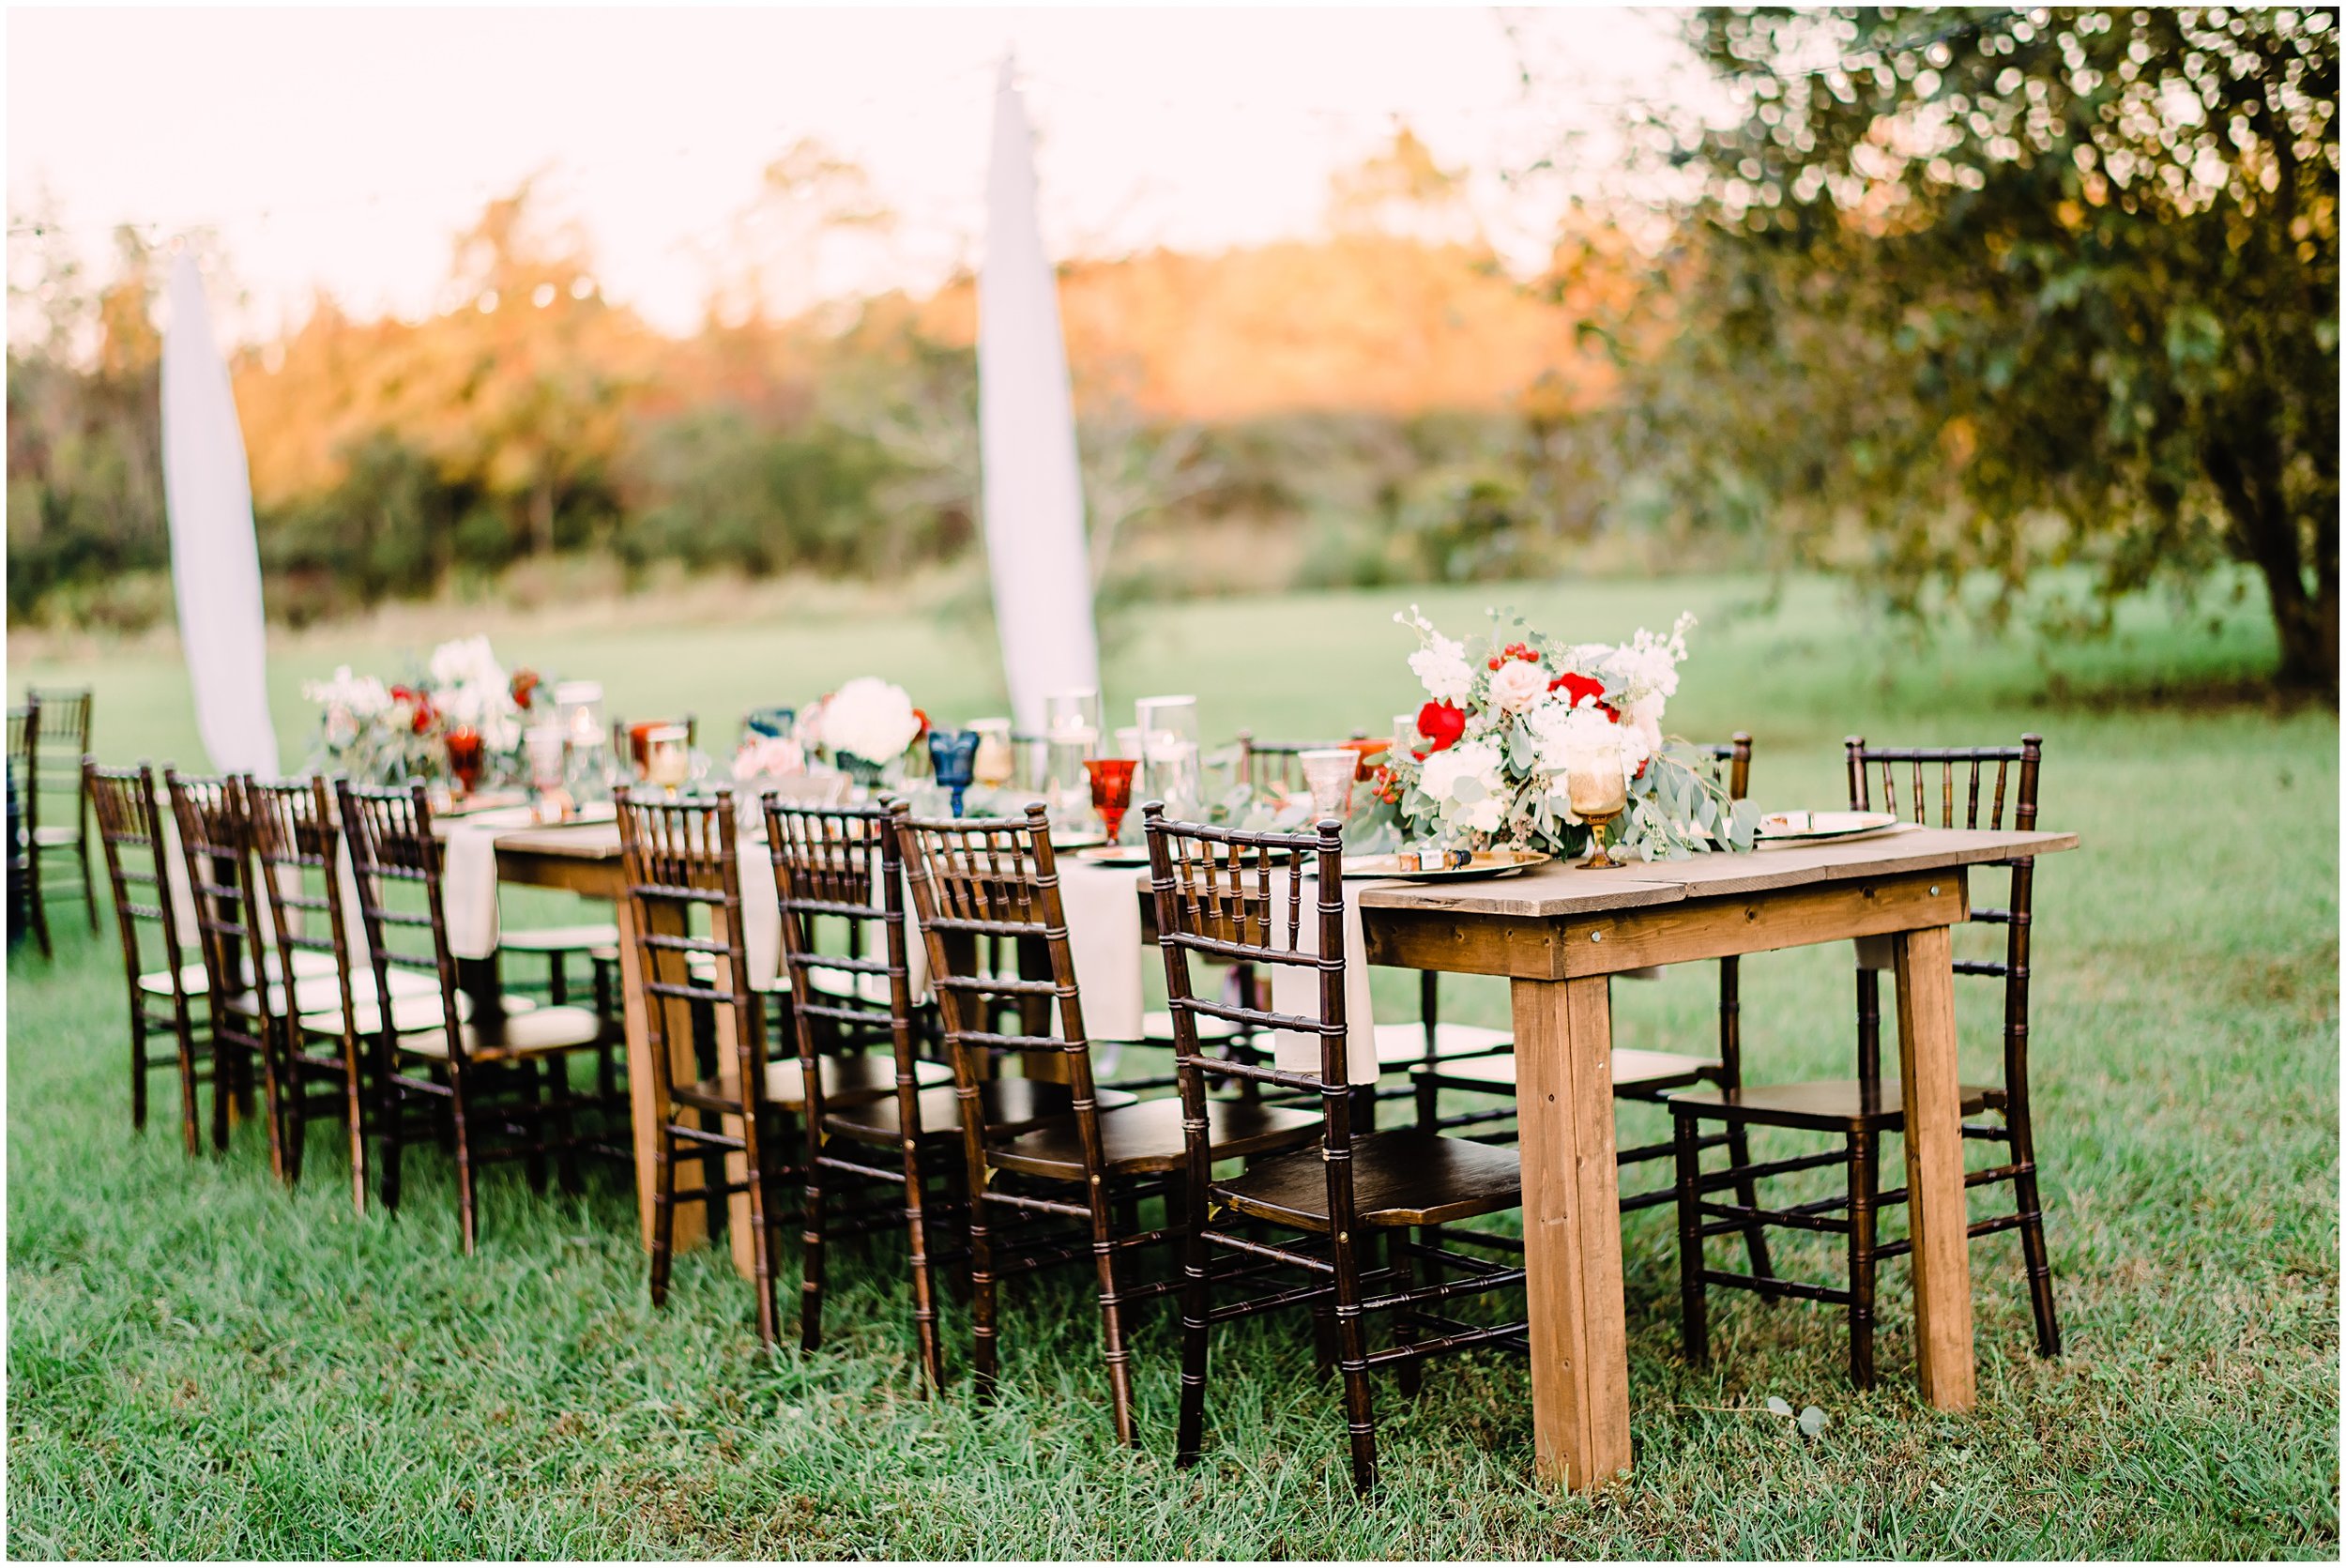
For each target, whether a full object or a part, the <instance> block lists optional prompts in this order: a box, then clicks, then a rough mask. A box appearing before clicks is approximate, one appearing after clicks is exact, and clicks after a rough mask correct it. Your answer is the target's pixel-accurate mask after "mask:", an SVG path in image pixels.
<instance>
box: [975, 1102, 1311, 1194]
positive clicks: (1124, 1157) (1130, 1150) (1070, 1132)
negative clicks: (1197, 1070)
mask: <svg viewBox="0 0 2346 1568" xmlns="http://www.w3.org/2000/svg"><path fill="white" fill-rule="evenodd" d="M1099 1093H1100V1102H1101V1108H1102V1109H1103V1110H1114V1111H1115V1112H1116V1114H1115V1115H1113V1116H1103V1117H1101V1118H1100V1160H1101V1164H1102V1165H1104V1166H1105V1167H1106V1168H1107V1169H1108V1170H1110V1171H1112V1172H1114V1173H1115V1174H1117V1175H1119V1176H1149V1175H1163V1174H1165V1173H1166V1172H1169V1171H1174V1170H1179V1169H1180V1168H1181V1162H1182V1161H1183V1160H1184V1159H1185V1158H1187V1149H1188V1144H1187V1136H1188V1134H1187V1133H1186V1131H1185V1130H1184V1129H1183V1128H1182V1126H1181V1102H1180V1101H1179V1100H1149V1101H1144V1102H1141V1103H1140V1104H1134V1103H1133V1101H1132V1098H1131V1097H1130V1096H1129V1095H1127V1096H1123V1097H1121V1099H1120V1100H1119V1099H1117V1098H1116V1091H1115V1090H1113V1089H1102V1090H1100V1091H1099ZM1119 1105H1121V1106H1122V1107H1123V1108H1121V1109H1119V1108H1118V1106H1119ZM989 1125H994V1126H996V1127H997V1129H998V1130H1000V1125H999V1124H998V1123H989ZM1318 1130H1319V1119H1318V1117H1317V1116H1314V1115H1313V1114H1312V1113H1311V1112H1309V1111H1299V1110H1294V1109H1291V1108H1288V1107H1285V1106H1279V1105H1269V1104H1264V1103H1263V1102H1261V1101H1259V1100H1209V1101H1207V1102H1206V1141H1207V1142H1208V1143H1210V1144H1211V1145H1212V1146H1213V1151H1214V1155H1215V1157H1216V1158H1217V1159H1226V1160H1242V1159H1249V1158H1252V1157H1253V1156H1256V1155H1258V1154H1265V1153H1272V1152H1276V1151H1278V1150H1281V1149H1293V1148H1294V1147H1295V1143H1296V1140H1297V1139H1298V1138H1299V1137H1310V1136H1312V1135H1314V1134H1317V1133H1318ZM989 1157H990V1158H991V1160H992V1161H993V1163H994V1164H995V1165H997V1166H998V1167H999V1168H1001V1169H1003V1170H1015V1171H1024V1172H1026V1173H1027V1174H1028V1175H1029V1176H1044V1177H1051V1178H1054V1179H1056V1180H1061V1181H1075V1180H1082V1178H1083V1176H1084V1151H1083V1139H1082V1138H1081V1136H1080V1135H1079V1130H1078V1129H1077V1128H1076V1126H1075V1125H1074V1121H1073V1120H1072V1119H1070V1118H1068V1117H1065V1116H1059V1117H1058V1118H1056V1119H1052V1120H1050V1121H1047V1122H1046V1123H1045V1124H1044V1125H1042V1126H1040V1127H1037V1128H1036V1129H1035V1130H1034V1131H1032V1132H1030V1133H1025V1134H1018V1135H1016V1136H1012V1137H1009V1138H1007V1139H1006V1140H1005V1141H1004V1142H1003V1143H1002V1144H1001V1145H1000V1146H999V1147H998V1148H997V1149H994V1150H993V1151H992V1153H991V1155H990V1156H989ZM1314 1157H1315V1158H1316V1156H1314Z"/></svg>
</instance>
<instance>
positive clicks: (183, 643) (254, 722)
mask: <svg viewBox="0 0 2346 1568" xmlns="http://www.w3.org/2000/svg"><path fill="white" fill-rule="evenodd" d="M170 297H171V325H170V328H169V329H168V330H167V331H166V332H165V333H164V335H163V374H162V381H163V397H162V409H163V499H164V504H165V506H166V507H167V509H168V510H169V512H170V517H171V580H172V587H173V590H174V593H175V597H176V599H177V601H178V609H179V646H180V647H181V649H182V650H183V652H184V655H185V657H186V659H187V662H188V677H189V679H190V682H191V683H192V684H193V686H194V688H195V723H196V730H197V733H198V734H200V735H201V736H202V737H203V738H204V749H205V751H206V752H207V753H209V754H210V755H211V759H212V767H213V769H215V770H217V771H220V772H223V773H246V772H249V773H253V774H256V775H258V776H259V777H261V778H265V779H270V778H275V777H276V776H277V731H276V730H275V728H274V727H272V726H271V724H270V723H269V717H268V686H267V662H266V660H267V655H266V645H265V641H264V636H263V632H262V623H261V555H260V548H259V546H258V545H257V544H256V543H255V542H254V541H253V537H252V481H251V476H250V475H249V474H248V473H247V471H246V468H245V455H244V430H243V428H242V427H241V426H240V425H238V424H237V422H236V398H235V397H234V395H233V394H232V393H231V391H230V389H229V385H228V366H227V364H226V362H225V361H223V360H222V359H221V357H220V345H219V343H217V342H215V341H214V339H213V337H212V321H211V314H210V312H208V311H207V310H206V308H205V304H204V281H203V277H202V275H201V274H200V273H199V272H198V271H197V270H196V266H195V261H194V259H193V258H192V257H190V256H186V255H182V256H181V257H180V258H179V260H178V261H177V263H176V264H175V265H174V266H173V267H172V270H171V296H170Z"/></svg>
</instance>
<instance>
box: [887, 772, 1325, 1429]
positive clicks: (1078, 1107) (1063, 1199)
mask: <svg viewBox="0 0 2346 1568" xmlns="http://www.w3.org/2000/svg"><path fill="white" fill-rule="evenodd" d="M894 810H895V827H896V833H897V836H898V839H899V841H900V842H901V844H902V845H903V852H904V860H905V869H906V874H907V879H908V880H909V882H910V884H911V889H912V905H913V909H914V912H915V913H916V915H917V916H918V918H919V920H920V922H921V936H922V940H923V941H924V942H925V943H926V944H927V950H928V958H929V983H930V985H931V986H932V987H933V988H934V989H935V990H936V992H937V1009H938V1012H939V1016H940V1021H941V1023H942V1025H943V1028H944V1032H945V1041H946V1044H947V1047H948V1049H949V1051H950V1053H951V1055H952V1059H953V1073H954V1088H953V1092H952V1096H951V1097H943V1096H940V1097H938V1099H939V1100H940V1102H941V1103H940V1104H937V1105H936V1106H935V1108H934V1111H932V1109H931V1107H930V1106H928V1105H926V1104H924V1105H923V1106H922V1116H923V1123H922V1124H923V1126H924V1127H925V1126H928V1125H929V1124H930V1123H931V1121H932V1120H935V1119H943V1120H946V1121H947V1124H948V1125H954V1126H957V1128H958V1131H959V1134H960V1138H961V1146H962V1156H963V1160H964V1162H965V1168H966V1178H965V1180H966V1183H967V1186H966V1191H967V1194H968V1195H969V1205H970V1210H969V1255H970V1256H969V1281H970V1292H971V1310H970V1317H971V1351H970V1361H971V1365H972V1369H973V1372H974V1375H975V1377H976V1379H977V1381H978V1384H979V1386H980V1388H981V1390H986V1389H990V1388H991V1387H992V1386H993V1383H994V1380H995V1378H996V1377H997V1375H998V1335H999V1332H1000V1325H999V1321H998V1316H997V1312H996V1305H997V1291H998V1287H999V1285H1000V1282H1001V1281H1003V1280H1005V1279H1008V1278H1011V1277H1013V1276H1015V1275H1020V1274H1028V1273H1032V1272H1034V1271H1038V1270H1041V1269H1045V1268H1052V1267H1056V1266H1059V1265H1061V1264H1067V1263H1076V1262H1082V1261H1085V1260H1089V1262H1090V1263H1091V1265H1092V1267H1093V1270H1094V1273H1095V1275H1096V1283H1097V1288H1098V1292H1099V1300H1100V1331H1101V1344H1102V1357H1103V1361H1104V1364H1105V1367H1106V1370H1107V1378H1108V1394H1109V1401H1110V1405H1111V1409H1110V1418H1111V1420H1112V1422H1113V1423H1114V1427H1115V1432H1116V1439H1117V1441H1119V1442H1120V1443H1127V1444H1129V1443H1131V1442H1133V1441H1134V1440H1135V1432H1134V1426H1133V1411H1132V1383H1131V1372H1130V1364H1129V1362H1130V1351H1129V1349H1128V1348H1127V1347H1126V1344H1125V1332H1124V1315H1125V1312H1126V1309H1127V1308H1128V1307H1130V1306H1131V1305H1132V1304H1133V1303H1134V1302H1138V1301H1141V1300H1145V1299H1148V1298H1150V1297H1154V1296H1160V1295H1165V1294H1169V1293H1170V1292H1171V1291H1172V1290H1173V1289H1175V1288H1176V1287H1177V1283H1176V1282H1175V1281H1172V1280H1165V1281H1160V1282H1155V1283H1152V1284H1146V1285H1139V1286H1135V1285H1133V1284H1132V1283H1131V1282H1130V1280H1129V1279H1127V1278H1122V1277H1120V1272H1119V1270H1120V1259H1122V1258H1124V1257H1126V1256H1130V1255H1132V1254H1133V1253H1134V1252H1135V1250H1137V1249H1140V1248H1145V1247H1150V1246H1153V1245H1158V1244H1160V1243H1163V1242H1165V1241H1170V1240H1171V1235H1172V1233H1171V1231H1170V1230H1169V1229H1158V1230H1145V1229H1143V1228H1142V1227H1141V1225H1140V1223H1139V1205H1140V1203H1141V1201H1142V1199H1143V1198H1145V1197H1148V1196H1167V1197H1169V1196H1170V1193H1171V1187H1172V1185H1173V1181H1172V1178H1173V1176H1174V1174H1175V1173H1176V1172H1177V1171H1178V1170H1179V1169H1180V1167H1181V1161H1182V1159H1183V1156H1184V1151H1185V1148H1186V1143H1185V1138H1184V1131H1183V1122H1182V1115H1181V1107H1180V1106H1179V1105H1178V1104H1175V1103H1174V1102H1172V1101H1169V1100H1158V1101H1151V1102H1149V1103H1146V1104H1142V1103H1138V1102H1135V1099H1134V1097H1133V1096H1132V1095H1130V1094H1127V1093H1123V1092H1120V1091H1119V1090H1117V1089H1112V1088H1099V1087H1097V1085H1096V1084H1095V1082H1094V1080H1093V1073H1092V1064H1091V1044H1090V1040H1089V1036H1088V1035H1087V1034H1086V1033H1085V1029H1084V1017H1083V997H1082V992H1081V988H1080V986H1079V985H1078V983H1077V979H1076V975H1075V964H1074V951H1073V950H1072V949H1071V948H1070V946H1069V944H1068V938H1067V917H1066V913H1065V910H1064V908H1063V907H1062V906H1061V902H1060V896H1059V871H1058V864H1057V861H1056V860H1055V858H1054V855H1053V851H1052V848H1051V834H1050V820H1049V815H1048V814H1047V812H1046V811H1045V810H1044V807H1042V806H1040V805H1035V806H1030V807H1028V810H1027V813H1026V815H1025V817H1024V819H1023V820H1014V821H1001V820H995V821H970V820H967V819H963V820H953V819H930V818H920V817H915V816H913V815H912V814H910V813H909V811H908V810H906V808H905V807H904V806H903V805H901V804H898V805H897V806H896V807H895V809H894ZM994 941H1000V942H1001V943H1003V944H1004V945H1005V946H1007V947H1010V948H1013V949H1015V950H1023V952H1022V961H1021V962H1020V964H1019V965H1018V969H1019V973H1017V974H1015V975H1013V974H1009V973H1004V972H1000V970H999V969H998V968H997V967H991V966H982V965H981V964H980V963H979V961H978V958H979V953H980V951H981V950H982V949H983V947H984V946H985V945H986V944H988V943H991V942H994ZM1037 958H1040V959H1041V960H1042V962H1036V961H1035V960H1036V959H1037ZM1005 1054H1015V1055H1017V1056H1019V1057H1021V1058H1024V1059H1025V1061H1026V1063H1027V1071H1028V1076H1027V1077H1026V1078H1015V1079H1005V1078H994V1077H989V1076H988V1073H989V1070H990V1068H991V1067H992V1065H993V1063H994V1061H995V1059H996V1058H997V1057H998V1056H1000V1055H1005ZM1037 1079H1044V1080H1047V1081H1043V1082H1037V1081H1036V1080H1037ZM956 1105H957V1114H956V1112H955V1109H954V1107H955V1106H956ZM1197 1114H1198V1115H1199V1116H1200V1117H1201V1118H1202V1119H1204V1120H1203V1121H1202V1123H1201V1126H1200V1129H1199V1131H1198V1134H1197V1137H1198V1140H1199V1141H1200V1142H1201V1143H1202V1144H1205V1145H1209V1146H1211V1149H1213V1151H1214V1156H1215V1157H1216V1158H1220V1159H1235V1158H1241V1157H1245V1156H1251V1155H1255V1154H1259V1153H1265V1152H1270V1151H1275V1150H1279V1149H1293V1148H1295V1147H1296V1146H1297V1145H1298V1144H1300V1143H1302V1142H1305V1141H1308V1140H1309V1139H1310V1137H1311V1135H1312V1133H1313V1131H1314V1128H1313V1119H1312V1118H1310V1117H1309V1116H1307V1115H1303V1114H1302V1113H1299V1112H1296V1111H1293V1110H1288V1109H1284V1108H1280V1107H1276V1106H1271V1105H1266V1104H1237V1103H1235V1102H1221V1101H1218V1102H1216V1103H1215V1104H1213V1105H1212V1106H1211V1108H1210V1109H1200V1110H1199V1112H1198V1113H1197Z"/></svg>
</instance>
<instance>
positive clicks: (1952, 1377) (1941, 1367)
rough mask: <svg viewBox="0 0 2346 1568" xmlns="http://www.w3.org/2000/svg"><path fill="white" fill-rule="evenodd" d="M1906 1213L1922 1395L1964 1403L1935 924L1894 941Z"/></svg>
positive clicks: (1964, 1350)
mask: <svg viewBox="0 0 2346 1568" xmlns="http://www.w3.org/2000/svg"><path fill="white" fill-rule="evenodd" d="M1896 967H1897V982H1898V1081H1899V1083H1900V1085H1901V1086H1902V1092H1903V1094H1904V1098H1905V1108H1906V1191H1907V1202H1906V1211H1907V1215H1908V1224H1909V1225H1911V1226H1912V1230H1913V1237H1914V1345H1915V1349H1916V1357H1915V1359H1916V1361H1917V1362H1918V1363H1919V1364H1918V1371H1919V1373H1920V1377H1921V1382H1922V1386H1923V1397H1924V1398H1925V1399H1927V1400H1929V1401H1930V1403H1931V1405H1932V1406H1933V1407H1935V1408H1938V1409H1942V1410H1968V1409H1970V1408H1972V1404H1973V1399H1974V1397H1975V1393H1974V1389H1973V1366H1972V1257H1971V1237H1970V1233H1969V1223H1968V1221H1967V1219H1966V1217H1965V1211H1964V1203H1963V1098H1962V1090H1961V1089H1960V1088H1958V1085H1957V1078H1956V1064H1955V941H1954V936H1953V934H1952V933H1951V932H1950V931H1949V930H1948V928H1947V927H1945V926H1943V925H1938V926H1931V927H1929V928H1928V929H1927V930H1922V931H1910V932H1908V933H1906V934H1905V935H1904V936H1900V937H1898V938H1897V960H1896Z"/></svg>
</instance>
